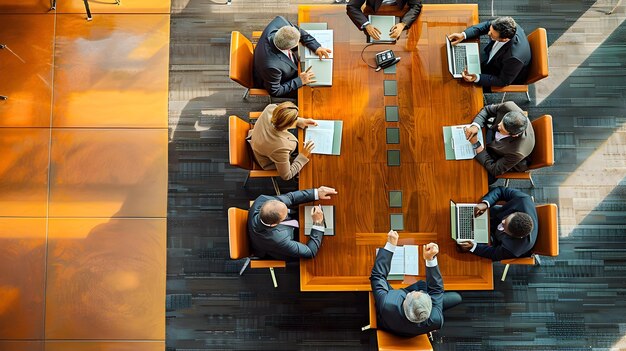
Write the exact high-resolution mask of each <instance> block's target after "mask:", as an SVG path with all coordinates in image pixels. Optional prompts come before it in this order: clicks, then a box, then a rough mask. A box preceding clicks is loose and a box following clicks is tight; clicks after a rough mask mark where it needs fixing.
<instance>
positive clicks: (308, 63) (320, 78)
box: [302, 49, 333, 87]
mask: <svg viewBox="0 0 626 351" xmlns="http://www.w3.org/2000/svg"><path fill="white" fill-rule="evenodd" d="M307 50H308V49H307ZM302 63H303V64H302V71H303V72H304V71H306V70H307V69H308V68H309V67H311V71H313V73H314V74H315V78H313V80H315V83H309V84H307V85H308V86H310V87H318V86H331V85H333V60H332V59H322V60H320V59H319V58H318V57H317V56H316V57H315V58H310V59H305V60H304V61H303V62H302Z"/></svg>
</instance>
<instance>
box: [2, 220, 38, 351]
mask: <svg viewBox="0 0 626 351" xmlns="http://www.w3.org/2000/svg"><path fill="white" fill-rule="evenodd" d="M45 243H46V219H45V218H0V339H31V340H32V339H42V338H43V326H44V325H43V318H44V317H43V310H44V306H43V300H44V271H45V268H44V267H45V253H46V246H45ZM19 345H24V344H17V345H13V346H11V347H12V348H9V347H8V346H6V345H3V344H0V350H3V351H4V350H26V349H28V348H27V347H24V349H21V348H19V347H18V346H19ZM5 346H6V348H5Z"/></svg>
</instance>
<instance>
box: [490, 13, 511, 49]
mask: <svg viewBox="0 0 626 351" xmlns="http://www.w3.org/2000/svg"><path fill="white" fill-rule="evenodd" d="M516 28H517V24H516V23H515V20H514V19H513V18H511V17H498V18H496V19H494V20H493V21H491V26H489V33H487V35H489V38H491V40H495V41H500V42H503V43H506V42H507V41H509V40H511V39H512V38H513V37H514V36H515V30H516Z"/></svg>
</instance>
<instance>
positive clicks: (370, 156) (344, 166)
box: [298, 4, 493, 291]
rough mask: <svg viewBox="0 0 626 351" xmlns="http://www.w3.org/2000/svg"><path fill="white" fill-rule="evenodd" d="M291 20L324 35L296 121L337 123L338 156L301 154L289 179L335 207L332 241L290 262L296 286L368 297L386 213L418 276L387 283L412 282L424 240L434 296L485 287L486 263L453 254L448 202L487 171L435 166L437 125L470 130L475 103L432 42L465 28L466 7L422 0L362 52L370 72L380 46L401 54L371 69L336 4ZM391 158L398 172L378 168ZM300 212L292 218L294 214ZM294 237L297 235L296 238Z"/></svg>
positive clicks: (439, 44) (439, 43) (474, 14)
mask: <svg viewBox="0 0 626 351" xmlns="http://www.w3.org/2000/svg"><path fill="white" fill-rule="evenodd" d="M298 20H299V23H304V22H326V23H328V29H333V30H334V58H333V60H334V63H333V66H334V67H333V84H332V87H304V88H302V89H300V90H299V93H298V101H299V108H300V115H301V116H304V117H311V118H314V119H328V120H343V134H342V144H341V155H340V156H326V155H312V158H311V161H310V162H309V164H307V165H306V166H305V167H304V168H303V170H302V171H301V173H300V188H301V189H310V188H314V187H319V186H321V185H326V186H331V187H334V188H335V189H336V190H337V191H338V195H336V196H334V197H333V199H332V200H326V201H321V203H322V204H328V205H334V206H335V232H336V234H335V235H334V236H327V237H325V238H324V241H323V244H322V248H321V249H320V251H319V253H318V255H317V256H316V257H315V258H314V259H303V260H301V261H300V288H301V290H302V291H368V290H371V287H370V282H369V276H370V272H371V269H372V265H373V263H374V259H375V254H376V248H377V247H382V246H384V244H385V242H386V239H387V233H388V231H389V229H390V228H391V221H392V219H391V218H392V215H396V217H394V223H395V225H396V226H397V225H399V224H401V227H402V230H398V232H399V234H400V243H399V244H401V245H402V244H417V245H420V259H419V264H420V267H419V273H420V274H421V275H420V276H418V277H415V276H405V280H404V281H397V282H393V283H392V285H394V287H396V288H399V287H404V286H407V285H408V284H411V283H413V282H415V281H416V280H418V279H424V277H425V276H424V273H425V266H424V260H423V259H422V257H421V256H422V252H421V246H422V245H423V244H427V243H429V242H436V243H437V244H438V245H439V249H440V252H439V255H438V262H439V267H440V269H441V273H442V275H443V279H444V284H445V289H446V290H491V289H493V268H492V263H491V261H490V260H487V259H483V258H480V257H478V256H475V255H473V254H463V253H459V252H457V251H456V248H455V242H454V241H453V240H452V239H451V235H450V200H451V199H452V200H454V201H456V202H460V203H463V202H472V203H473V202H478V201H479V200H480V198H481V196H482V195H484V194H485V193H486V192H487V190H488V185H487V174H486V172H485V171H484V169H483V168H482V167H481V165H479V164H478V163H477V162H476V161H474V160H464V161H446V160H445V156H444V143H443V132H442V127H443V126H449V125H455V124H463V123H470V122H471V120H472V118H473V116H475V114H476V113H477V112H478V111H479V110H480V109H481V108H482V106H483V97H482V90H481V88H480V87H477V86H474V85H473V84H470V83H465V82H463V81H462V80H459V79H454V78H452V76H451V74H450V73H449V72H448V66H447V60H446V47H445V38H444V36H445V35H446V34H448V33H453V32H459V31H461V30H463V29H465V28H466V27H468V26H470V25H473V24H475V23H477V22H478V5H476V4H462V5H430V4H426V5H424V6H423V8H422V12H421V14H420V16H419V18H418V20H417V21H416V22H415V23H414V24H413V26H412V27H411V28H410V30H409V31H408V33H407V32H405V33H403V34H402V37H401V39H400V40H398V41H397V43H396V44H395V45H373V46H370V47H368V48H367V49H366V50H365V52H364V53H363V57H364V58H365V60H366V61H367V62H368V63H369V64H370V65H374V54H375V53H376V52H380V51H383V50H386V49H392V50H393V51H394V52H395V54H396V56H399V57H401V58H402V59H401V61H400V62H399V63H398V64H397V65H396V72H395V73H384V72H383V71H380V72H375V71H374V69H372V68H370V67H368V66H367V65H366V64H365V62H363V60H362V59H361V50H362V49H363V48H364V46H365V45H366V43H365V40H366V39H365V35H364V34H363V32H361V31H359V30H358V29H357V28H356V27H355V26H354V25H353V24H352V22H351V21H350V20H349V18H348V17H347V15H346V11H345V6H337V5H322V6H315V5H307V6H302V5H301V6H300V7H299V13H298ZM407 34H408V35H407ZM385 81H395V83H389V82H385ZM385 84H387V91H386V92H385V87H384V86H385ZM394 84H396V88H397V89H396V91H397V95H393V94H392V93H393V85H394ZM395 106H397V111H398V113H397V118H395V115H394V113H393V112H394V110H395ZM396 120H397V121H396ZM389 128H391V129H389ZM396 132H397V133H398V135H399V143H397V144H389V143H387V141H388V140H387V136H388V133H390V135H393V134H394V133H396ZM300 139H302V138H300ZM390 151H391V152H390ZM398 153H399V165H397V166H393V165H388V159H389V161H392V163H393V162H394V161H397V157H398ZM396 164H398V163H396ZM393 191H398V192H401V197H402V199H401V200H402V201H401V207H391V206H390V201H389V198H390V192H393ZM397 195H398V193H393V196H394V197H395V196H397ZM300 213H301V214H300V216H301V223H304V215H305V213H304V209H303V208H301V210H300ZM307 215H308V214H307ZM398 215H399V217H401V218H399V217H398ZM397 221H402V223H399V222H397ZM306 240H308V237H306V236H305V235H304V233H303V232H302V231H301V233H300V241H301V242H306Z"/></svg>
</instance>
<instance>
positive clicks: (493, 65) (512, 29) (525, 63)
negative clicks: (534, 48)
mask: <svg viewBox="0 0 626 351" xmlns="http://www.w3.org/2000/svg"><path fill="white" fill-rule="evenodd" d="M485 34H487V35H489V38H491V41H490V42H489V44H488V45H487V46H486V47H485V50H484V51H485V52H484V55H482V57H481V65H480V70H481V72H482V73H481V74H480V75H478V74H470V73H468V72H467V71H465V72H463V79H465V80H466V81H468V82H474V83H476V84H478V85H480V86H482V87H484V88H487V89H486V90H488V91H490V89H489V88H490V87H492V86H496V87H503V86H507V85H510V84H522V83H523V82H524V81H525V80H526V77H527V76H528V67H529V65H530V57H531V52H530V45H529V44H528V39H527V38H526V33H524V29H522V27H520V26H519V25H517V24H516V23H515V20H513V18H511V17H499V18H496V19H495V20H493V21H491V22H489V21H487V22H483V23H480V24H477V25H475V26H473V27H469V28H467V29H466V30H465V31H463V32H462V33H453V34H450V35H449V36H448V38H449V39H450V41H451V42H452V44H458V43H460V42H462V41H463V40H465V39H474V38H477V37H479V36H481V35H485Z"/></svg>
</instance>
